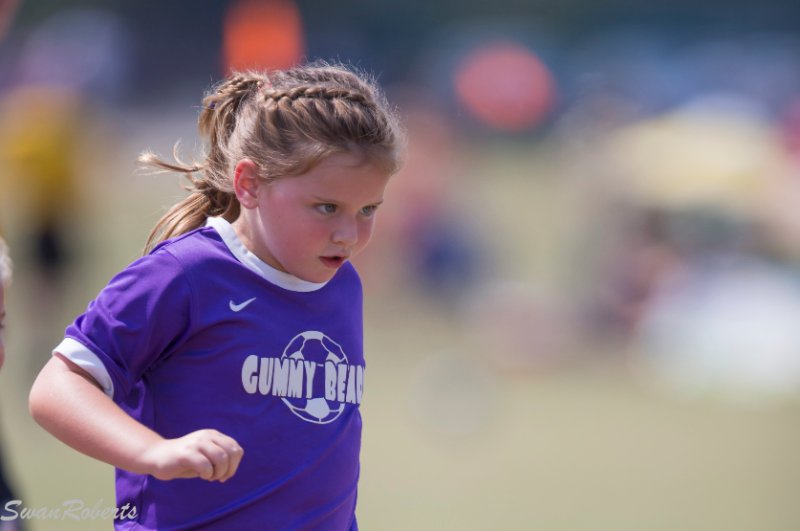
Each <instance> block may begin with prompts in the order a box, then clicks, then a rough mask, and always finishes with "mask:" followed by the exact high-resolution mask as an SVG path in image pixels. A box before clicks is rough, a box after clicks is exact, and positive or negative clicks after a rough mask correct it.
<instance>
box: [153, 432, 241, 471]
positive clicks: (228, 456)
mask: <svg viewBox="0 0 800 531" xmlns="http://www.w3.org/2000/svg"><path fill="white" fill-rule="evenodd" d="M242 455H244V450H242V447H241V446H239V443H237V442H236V441H235V440H233V439H232V438H230V437H228V436H227V435H223V434H222V433H220V432H218V431H217V430H211V429H208V430H198V431H193V432H192V433H189V434H187V435H184V436H183V437H179V438H177V439H163V440H161V441H159V442H157V443H155V444H154V445H152V446H150V448H148V449H147V450H146V451H145V452H144V453H143V454H142V456H141V459H142V461H143V465H144V469H145V473H147V474H150V475H152V476H154V477H155V478H157V479H163V480H168V479H177V478H197V477H199V478H202V479H205V480H208V481H221V482H224V481H227V480H228V479H230V478H231V476H233V474H234V473H236V469H237V468H239V463H240V462H241V460H242Z"/></svg>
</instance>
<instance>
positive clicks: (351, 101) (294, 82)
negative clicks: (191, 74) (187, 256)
mask: <svg viewBox="0 0 800 531" xmlns="http://www.w3.org/2000/svg"><path fill="white" fill-rule="evenodd" d="M198 129H199V132H200V135H201V137H202V138H203V140H204V141H205V143H206V149H207V153H206V155H205V160H203V161H201V162H199V163H195V164H191V165H187V164H184V163H182V162H181V161H180V159H179V157H178V153H177V144H176V146H175V150H174V158H175V162H173V163H168V162H164V161H162V160H159V159H158V158H157V157H156V156H155V155H154V154H152V153H144V154H142V155H141V156H140V157H139V160H140V162H142V163H145V164H148V165H150V166H152V167H155V168H157V169H158V170H166V171H174V172H179V173H183V174H185V175H186V176H187V177H188V179H189V186H188V190H189V191H190V192H191V193H190V194H189V196H188V197H186V198H185V199H184V200H182V201H180V202H179V203H177V204H175V205H174V206H173V207H172V208H170V209H169V211H167V213H166V214H164V216H163V217H162V218H161V219H160V220H159V221H158V223H157V224H156V226H155V227H154V228H153V230H152V232H151V233H150V236H149V237H148V239H147V244H146V246H145V253H147V252H149V251H150V250H152V249H153V247H155V246H156V245H157V244H158V243H159V242H161V241H164V240H166V239H169V238H173V237H175V236H178V235H180V234H183V233H186V232H189V231H191V230H193V229H196V228H198V227H201V226H203V225H204V224H205V221H206V218H207V217H209V216H222V217H223V218H225V219H226V220H228V221H229V222H232V221H234V220H235V219H236V218H237V217H238V216H239V202H238V200H237V199H236V196H235V194H234V192H233V179H232V177H233V173H234V168H235V166H236V164H237V162H239V161H240V160H242V159H245V158H247V159H250V160H252V161H253V162H254V163H255V164H256V165H257V166H258V168H259V176H260V177H261V178H262V179H263V180H264V181H265V182H271V181H274V180H275V179H279V178H281V177H285V176H291V175H299V174H302V173H305V172H306V171H308V170H310V169H312V168H313V167H314V166H315V165H316V164H318V163H319V162H321V161H322V160H323V159H324V158H325V157H328V156H330V155H333V154H337V153H350V154H354V155H356V156H358V157H360V158H362V160H364V162H368V163H370V164H374V165H376V166H377V167H379V168H380V169H381V170H382V171H385V172H386V173H387V174H392V173H394V172H396V171H397V170H398V169H399V166H400V153H401V151H402V147H403V135H402V132H401V128H400V126H399V121H398V119H397V116H396V114H395V112H394V110H393V109H392V108H391V107H390V106H389V104H388V102H387V100H386V98H385V96H384V95H383V93H382V91H381V90H380V89H379V88H378V86H377V84H376V83H375V81H374V80H373V79H371V78H370V77H369V76H367V75H364V74H362V73H359V72H356V71H354V70H352V69H351V68H350V67H347V66H344V65H341V64H328V63H324V62H315V63H311V64H308V65H304V66H298V67H294V68H291V69H288V70H282V71H272V72H257V71H247V72H235V73H233V74H232V75H230V76H229V77H228V78H227V79H225V80H224V81H222V82H221V83H220V84H218V85H217V86H216V87H215V88H214V89H213V90H212V91H211V92H210V93H209V94H207V95H206V96H205V98H204V99H203V106H202V110H201V112H200V117H199V120H198Z"/></svg>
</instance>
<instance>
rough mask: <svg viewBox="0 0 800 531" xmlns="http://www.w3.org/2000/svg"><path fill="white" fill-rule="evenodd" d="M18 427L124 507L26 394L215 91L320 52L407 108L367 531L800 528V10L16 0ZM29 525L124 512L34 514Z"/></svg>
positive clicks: (390, 202)
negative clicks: (151, 163) (246, 74)
mask: <svg viewBox="0 0 800 531" xmlns="http://www.w3.org/2000/svg"><path fill="white" fill-rule="evenodd" d="M0 39H1V40H0V234H3V236H4V237H5V238H6V239H7V240H8V243H9V245H10V247H11V250H12V256H13V258H14V261H15V265H16V268H15V277H14V284H13V285H12V286H11V288H10V289H9V290H8V292H7V309H8V318H7V349H6V357H7V362H6V364H5V366H4V367H3V371H2V373H0V424H1V425H2V431H1V433H0V446H2V449H3V460H4V467H5V469H6V472H7V474H8V476H9V478H8V479H9V481H10V482H11V483H12V486H13V487H14V488H15V490H16V491H17V496H18V497H19V498H20V499H22V500H23V504H24V506H25V507H30V508H33V509H35V508H41V507H46V508H54V507H60V506H61V505H62V504H63V503H64V502H65V501H67V500H74V499H77V500H81V501H82V502H83V503H85V505H86V506H87V507H92V506H95V505H98V506H100V507H113V505H114V493H113V471H112V469H111V467H109V466H107V465H104V464H102V463H97V462H94V461H93V460H91V459H89V458H86V457H83V456H81V455H78V454H77V453H75V452H73V451H71V450H69V449H68V448H66V447H65V446H63V445H62V444H60V443H58V442H57V441H56V440H55V439H53V438H51V437H49V436H48V435H46V434H45V433H44V431H42V430H41V429H39V428H38V427H37V426H36V425H35V424H34V423H33V422H32V421H31V420H30V419H29V416H28V414H27V405H26V398H27V392H28V389H29V388H30V385H31V383H32V381H33V378H34V377H35V375H36V373H37V372H38V370H39V369H40V368H41V366H42V365H43V364H44V363H45V362H46V360H47V359H48V357H49V353H50V350H51V349H52V348H53V347H54V346H55V345H56V344H57V343H58V342H59V341H60V339H61V337H62V334H63V329H64V328H65V327H66V326H67V324H69V322H70V321H71V320H72V319H73V318H74V317H75V316H76V315H78V314H79V313H81V312H82V311H83V309H84V308H85V307H86V304H87V303H88V302H89V301H90V300H91V299H92V298H93V297H94V296H95V295H96V293H97V292H98V291H99V290H100V289H101V288H102V287H103V286H104V285H105V284H106V283H107V281H108V280H109V279H110V278H111V276H112V275H113V274H114V273H116V272H117V271H119V270H120V269H122V268H123V267H125V266H126V265H127V264H128V263H129V262H131V261H133V260H134V259H136V258H137V257H138V256H139V255H140V253H141V249H142V247H143V244H144V241H145V238H146V236H147V234H148V233H149V231H150V229H151V228H152V226H153V225H154V224H155V222H156V221H157V219H158V218H159V217H160V216H161V214H162V213H163V212H164V211H165V209H166V207H168V206H170V205H171V204H173V203H174V202H175V201H176V200H177V199H179V198H180V197H182V194H183V192H182V188H181V183H180V181H179V180H178V178H177V177H173V176H170V175H158V176H152V175H147V174H144V173H142V172H141V171H139V170H138V169H137V166H136V163H135V160H136V157H137V155H138V153H139V152H141V151H143V150H145V149H152V150H153V151H155V152H156V153H159V154H161V155H164V156H168V155H169V154H170V153H171V150H172V147H173V144H174V143H175V142H176V141H177V140H181V149H182V154H183V155H184V156H185V157H186V158H191V157H192V156H196V157H197V156H200V154H201V153H202V148H203V146H202V145H200V143H199V141H198V140H197V135H196V130H195V127H196V120H197V116H198V111H199V105H200V100H201V98H202V94H203V92H204V91H205V90H206V89H208V88H209V86H210V85H211V84H212V83H213V82H215V81H218V80H219V79H220V78H221V77H222V76H223V75H224V74H225V73H226V72H227V71H228V70H229V69H231V68H242V67H252V66H255V67H267V68H276V67H286V66H289V65H291V64H294V63H297V62H300V61H304V60H305V59H317V58H322V59H328V60H339V61H344V62H348V63H352V64H354V65H356V66H359V67H361V68H363V69H365V70H367V71H369V72H372V73H373V74H374V75H375V76H376V77H377V78H378V80H379V82H380V83H381V84H382V85H383V86H384V87H385V89H386V91H387V93H388V96H389V98H390V100H391V101H392V102H393V103H394V104H395V105H396V106H397V108H398V110H399V112H400V114H401V116H402V117H403V121H404V125H405V127H406V129H407V131H408V138H409V149H408V154H407V158H406V164H405V167H404V169H403V170H402V171H401V173H400V174H398V175H397V176H396V177H394V178H393V180H392V182H391V184H390V187H389V189H388V191H387V202H386V204H385V205H384V207H382V210H381V213H380V214H379V221H378V228H377V230H376V234H375V236H374V239H373V243H372V244H371V245H370V247H369V248H368V249H367V251H365V252H364V254H363V255H361V256H360V257H359V258H358V259H357V266H358V267H359V269H360V271H361V272H362V276H363V278H364V283H365V289H366V296H367V301H366V316H365V318H366V347H367V352H366V354H367V358H368V371H367V374H368V379H367V385H366V396H365V402H364V405H363V406H362V411H363V415H364V418H365V428H366V429H365V434H364V442H363V455H362V479H361V483H360V495H359V507H358V516H359V521H360V523H361V526H362V528H363V529H368V530H372V529H375V530H409V529H426V530H427V529H431V530H438V529H459V530H472V529H475V530H477V529H509V530H512V529H513V530H516V529H520V530H521V529H537V530H538V529H542V530H554V531H555V530H565V531H566V530H569V531H576V530H615V531H620V530H642V529H648V530H677V529H680V530H681V531H687V530H726V531H732V530H759V531H761V530H787V531H788V530H797V529H800V505H798V503H797V500H798V498H800V453H799V452H798V448H800V415H799V414H800V4H798V3H797V2H794V1H792V0H785V1H778V0H766V1H760V2H755V1H747V0H746V1H743V2H722V1H715V0H710V1H704V2H702V3H698V2H688V1H685V0H679V1H668V0H654V1H652V2H646V3H641V4H640V5H638V4H631V3H629V2H622V1H621V0H609V1H607V2H588V1H585V0H570V1H563V0H562V1H555V0H529V1H520V0H495V1H493V2H476V1H468V0H465V1H462V2H459V3H456V4H454V3H452V2H443V1H442V2H436V1H434V2H423V1H419V0H409V1H406V2H390V1H385V0H384V1H375V2H370V3H367V2H355V1H349V0H343V1H340V2H320V1H312V0H305V1H303V0H230V1H222V0H218V1H217V0H215V1H212V0H203V1H194V2H189V1H187V0H179V1H178V0H176V1H173V2H155V1H153V0H144V1H139V2H123V1H121V0H106V1H104V2H100V1H90V0H86V1H78V0H73V1H70V2H63V1H62V2H57V1H55V0H30V1H29V0H0ZM26 525H27V529H31V530H38V531H44V530H56V529H59V530H60V529H89V530H91V529H109V528H110V523H109V521H108V520H84V521H80V522H74V521H54V520H45V519H36V520H30V521H28V522H26Z"/></svg>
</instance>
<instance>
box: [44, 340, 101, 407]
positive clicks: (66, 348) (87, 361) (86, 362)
mask: <svg viewBox="0 0 800 531" xmlns="http://www.w3.org/2000/svg"><path fill="white" fill-rule="evenodd" d="M56 352H58V353H59V354H61V355H62V356H64V357H65V358H67V359H68V360H69V361H71V362H72V363H74V364H75V365H77V366H78V367H80V368H81V369H83V370H84V371H86V372H88V373H89V374H91V375H92V378H94V379H95V380H97V383H98V384H100V387H102V388H103V392H104V393H105V394H107V395H108V396H109V397H110V398H114V382H113V381H111V376H110V375H109V374H108V370H106V366H105V365H103V362H102V361H100V358H98V357H97V354H95V353H94V352H92V351H91V350H89V349H88V348H86V347H85V346H84V345H83V343H80V342H79V341H76V340H74V339H72V338H71V337H65V338H64V340H63V341H62V342H61V343H59V344H58V346H57V347H56V348H54V349H53V354H55V353H56Z"/></svg>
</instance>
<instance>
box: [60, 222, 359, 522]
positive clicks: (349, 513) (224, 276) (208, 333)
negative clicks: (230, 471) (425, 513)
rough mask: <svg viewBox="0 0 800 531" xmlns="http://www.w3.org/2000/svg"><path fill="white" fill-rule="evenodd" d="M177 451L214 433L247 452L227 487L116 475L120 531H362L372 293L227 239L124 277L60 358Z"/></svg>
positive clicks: (204, 237) (163, 250)
mask: <svg viewBox="0 0 800 531" xmlns="http://www.w3.org/2000/svg"><path fill="white" fill-rule="evenodd" d="M55 351H56V352H60V353H62V354H63V355H65V356H67V357H68V358H69V359H71V360H72V361H74V362H75V363H77V364H78V365H80V366H81V367H83V368H84V369H86V370H87V371H89V372H90V373H91V374H92V375H93V376H94V377H95V378H96V379H97V381H98V382H99V383H100V384H101V386H102V387H103V388H104V390H105V391H106V393H107V394H108V395H109V396H110V397H111V398H112V399H113V400H114V401H115V402H116V403H117V404H119V405H120V406H121V407H122V408H123V409H124V410H125V411H126V412H127V413H129V414H130V415H131V416H133V417H134V418H136V419H137V420H139V421H140V422H142V423H143V424H144V425H146V426H149V427H150V428H152V429H153V430H154V431H155V432H157V433H159V434H160V435H162V436H163V437H166V438H175V437H181V436H183V435H186V434H187V433H190V432H192V431H195V430H199V429H204V428H213V429H216V430H219V431H220V432H222V433H224V434H226V435H229V436H231V437H233V438H234V439H236V440H237V441H238V442H239V444H240V445H241V446H242V448H244V457H243V459H242V462H241V464H240V466H239V469H238V471H237V473H236V474H235V475H234V476H233V477H232V478H231V479H229V480H228V481H227V482H225V483H219V482H208V481H205V480H201V479H175V480H171V481H161V480H158V479H155V478H154V477H152V476H148V475H138V474H132V473H130V472H127V471H124V470H119V469H118V470H117V472H116V491H117V504H118V507H123V506H125V505H126V504H128V505H129V507H135V508H136V514H137V516H136V518H135V519H134V520H118V521H116V522H115V525H116V528H117V529H224V530H229V529H267V530H271V529H324V530H338V529H341V530H350V529H356V528H357V525H356V522H355V506H356V487H357V482H358V476H359V450H360V444H361V415H360V412H359V404H360V403H361V397H362V393H363V389H364V357H363V334H362V293H361V283H360V281H359V278H358V275H357V274H356V272H355V269H354V268H353V267H352V265H350V264H349V263H346V264H345V265H344V266H342V267H341V268H340V269H339V271H337V273H336V275H335V276H334V277H333V278H332V279H331V280H330V281H328V282H327V283H323V284H314V283H310V282H306V281H303V280H301V279H298V278H296V277H293V276H291V275H288V274H286V273H282V272H280V271H277V270H275V269H273V268H271V267H269V266H268V265H267V264H265V263H264V262H262V261H261V260H259V259H258V258H257V257H256V256H255V255H253V254H252V253H250V252H249V251H248V250H247V249H246V248H245V247H244V246H243V245H242V243H241V241H239V239H238V238H237V237H236V234H235V232H234V230H233V228H232V227H231V225H230V224H229V223H227V222H226V221H224V220H222V219H220V218H211V219H209V222H208V225H207V226H206V227H204V228H201V229H198V230H195V231H192V232H190V233H188V234H185V235H182V236H180V237H178V238H175V239H173V240H170V241H168V242H165V243H163V244H161V245H159V246H158V247H157V248H156V249H155V250H154V251H153V252H152V253H151V254H149V255H148V256H145V257H143V258H140V259H139V260H137V261H136V262H134V263H133V264H131V265H130V266H129V267H128V268H126V269H125V270H124V271H122V272H121V273H119V274H118V275H117V276H115V277H114V278H113V279H112V280H111V282H110V283H109V284H108V286H107V287H106V288H105V289H104V290H103V291H102V292H101V293H100V294H99V295H98V297H97V298H96V299H95V300H94V301H92V302H91V303H90V304H89V307H88V309H87V311H86V313H84V314H83V315H81V316H80V317H78V318H77V319H76V320H75V322H74V323H73V324H72V325H70V326H69V327H68V328H67V331H66V338H65V339H64V341H63V342H62V343H61V344H60V345H59V346H58V347H57V348H56V349H55Z"/></svg>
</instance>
